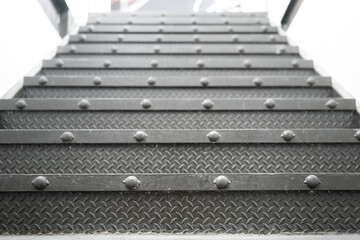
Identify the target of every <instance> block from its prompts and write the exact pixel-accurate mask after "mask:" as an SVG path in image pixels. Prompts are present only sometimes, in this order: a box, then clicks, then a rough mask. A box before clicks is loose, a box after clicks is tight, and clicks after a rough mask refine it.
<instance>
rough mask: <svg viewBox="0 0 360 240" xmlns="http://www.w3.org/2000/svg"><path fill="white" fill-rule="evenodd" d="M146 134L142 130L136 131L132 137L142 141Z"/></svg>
mask: <svg viewBox="0 0 360 240" xmlns="http://www.w3.org/2000/svg"><path fill="white" fill-rule="evenodd" d="M147 136H148V135H147V134H146V133H145V132H143V131H137V132H136V133H135V134H134V136H133V137H134V138H135V140H136V141H137V142H142V141H144V140H145V139H146V138H147Z"/></svg>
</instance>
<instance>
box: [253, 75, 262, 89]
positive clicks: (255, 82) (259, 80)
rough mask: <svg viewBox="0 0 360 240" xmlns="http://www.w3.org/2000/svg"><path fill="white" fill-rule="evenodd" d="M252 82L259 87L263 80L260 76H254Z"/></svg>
mask: <svg viewBox="0 0 360 240" xmlns="http://www.w3.org/2000/svg"><path fill="white" fill-rule="evenodd" d="M253 82H254V84H255V86H257V87H260V86H261V85H262V84H263V80H262V79H261V78H260V77H256V78H255V79H254V81H253Z"/></svg>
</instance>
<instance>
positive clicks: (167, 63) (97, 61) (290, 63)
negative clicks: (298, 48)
mask: <svg viewBox="0 0 360 240" xmlns="http://www.w3.org/2000/svg"><path fill="white" fill-rule="evenodd" d="M131 60H133V61H131ZM43 68H64V69H67V68H70V69H71V68H75V69H76V68H82V69H84V68H85V69H92V68H100V69H101V68H105V69H147V68H150V69H151V68H153V69H157V68H159V69H160V68H161V69H179V68H180V69H194V68H195V69H197V68H200V69H208V68H210V69H211V68H214V69H237V68H238V69H312V68H313V62H312V61H309V60H303V59H297V58H296V57H292V58H290V59H264V60H263V59H250V58H244V57H243V58H239V59H232V58H223V59H218V58H216V57H207V58H206V59H205V58H204V57H201V56H200V57H184V58H183V59H181V58H179V57H166V56H154V57H153V58H152V59H149V60H148V59H146V58H144V57H135V56H134V57H124V58H121V57H119V58H109V59H107V58H106V56H105V57H101V58H91V57H89V56H87V57H82V58H78V59H71V58H69V59H66V58H61V57H59V58H58V59H51V60H44V61H43Z"/></svg>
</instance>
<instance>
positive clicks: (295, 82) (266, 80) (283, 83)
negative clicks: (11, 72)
mask: <svg viewBox="0 0 360 240" xmlns="http://www.w3.org/2000/svg"><path fill="white" fill-rule="evenodd" d="M42 78H43V77H42V76H34V77H25V78H24V86H36V87H38V86H42V87H67V86H71V87H72V86H74V87H97V88H98V87H147V86H149V83H148V82H147V81H148V79H149V78H151V79H153V80H155V81H156V83H154V85H151V87H154V88H155V87H199V88H211V87H258V86H257V85H256V84H255V83H254V81H255V80H258V79H260V80H261V87H331V78H330V77H320V76H313V77H306V76H260V77H256V76H254V77H242V76H236V77H235V76H234V77H221V76H212V77H205V76H204V77H192V76H189V77H182V76H179V77H162V76H159V77H148V78H146V77H144V78H141V77H107V76H103V77H97V78H96V79H97V80H101V83H100V82H99V84H94V77H82V76H61V77H59V76H47V77H46V79H47V82H46V83H45V84H44V83H43V82H42V81H41V80H42ZM202 79H206V80H207V81H208V84H207V85H206V87H204V86H203V85H202V84H201V80H202ZM308 79H313V80H314V84H312V85H310V84H309V83H308V81H307V80H308Z"/></svg>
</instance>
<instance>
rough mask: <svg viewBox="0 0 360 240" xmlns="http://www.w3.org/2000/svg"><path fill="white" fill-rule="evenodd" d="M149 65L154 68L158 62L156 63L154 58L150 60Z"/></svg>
mask: <svg viewBox="0 0 360 240" xmlns="http://www.w3.org/2000/svg"><path fill="white" fill-rule="evenodd" d="M151 66H152V67H153V68H156V67H158V66H159V63H158V61H156V60H154V59H153V60H151Z"/></svg>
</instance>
